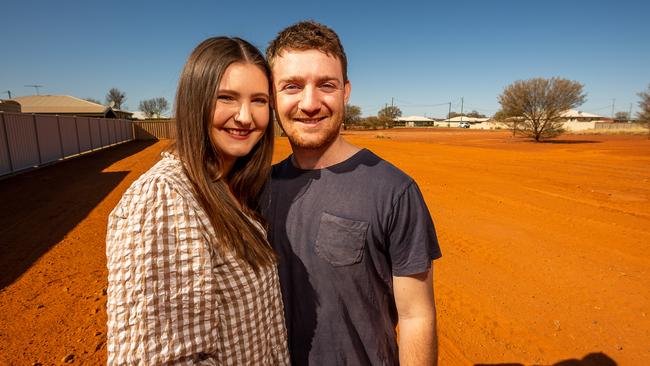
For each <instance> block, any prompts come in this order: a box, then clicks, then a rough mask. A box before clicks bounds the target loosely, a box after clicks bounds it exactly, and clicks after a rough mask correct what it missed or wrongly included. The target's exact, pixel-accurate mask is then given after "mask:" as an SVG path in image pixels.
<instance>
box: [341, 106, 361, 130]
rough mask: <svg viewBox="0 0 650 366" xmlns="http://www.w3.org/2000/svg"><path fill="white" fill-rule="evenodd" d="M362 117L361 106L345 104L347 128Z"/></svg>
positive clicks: (344, 123)
mask: <svg viewBox="0 0 650 366" xmlns="http://www.w3.org/2000/svg"><path fill="white" fill-rule="evenodd" d="M360 119H361V107H359V106H356V105H352V104H346V105H345V117H344V118H343V126H344V128H347V126H349V125H354V124H357V123H358V122H359V120H360Z"/></svg>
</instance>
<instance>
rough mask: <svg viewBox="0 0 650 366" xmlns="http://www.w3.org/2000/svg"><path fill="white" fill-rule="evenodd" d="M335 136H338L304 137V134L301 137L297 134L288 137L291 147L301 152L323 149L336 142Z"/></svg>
mask: <svg viewBox="0 0 650 366" xmlns="http://www.w3.org/2000/svg"><path fill="white" fill-rule="evenodd" d="M337 136H338V134H334V135H328V136H305V135H304V134H303V135H300V134H299V135H298V136H295V135H294V136H291V135H288V137H289V142H290V143H291V146H292V147H293V148H294V149H296V148H299V149H303V150H319V149H323V148H325V147H327V146H329V145H331V144H332V142H333V141H334V140H336V137H337ZM305 137H307V138H305Z"/></svg>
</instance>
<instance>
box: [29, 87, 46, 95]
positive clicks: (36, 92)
mask: <svg viewBox="0 0 650 366" xmlns="http://www.w3.org/2000/svg"><path fill="white" fill-rule="evenodd" d="M25 87H27V88H34V89H36V95H40V94H39V93H38V88H42V87H43V85H25Z"/></svg>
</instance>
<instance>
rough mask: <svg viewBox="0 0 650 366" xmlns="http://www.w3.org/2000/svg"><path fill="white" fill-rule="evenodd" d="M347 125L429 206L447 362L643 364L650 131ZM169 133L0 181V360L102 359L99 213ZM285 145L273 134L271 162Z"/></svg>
mask: <svg viewBox="0 0 650 366" xmlns="http://www.w3.org/2000/svg"><path fill="white" fill-rule="evenodd" d="M345 137H346V138H347V139H348V140H350V141H351V142H352V143H354V144H356V145H358V146H361V147H367V148H369V149H371V150H373V151H374V152H376V153H377V154H378V155H380V156H382V157H383V158H385V159H386V160H388V161H390V162H392V163H393V164H394V165H396V166H398V167H399V168H401V169H402V170H404V171H406V172H407V173H408V174H410V175H411V176H412V177H413V178H415V180H416V181H417V182H418V184H419V186H420V189H421V190H422V192H423V195H424V197H425V199H426V201H427V204H428V205H429V209H430V211H431V214H432V216H433V218H434V221H435V223H436V229H437V232H438V237H439V240H440V244H441V247H442V251H443V257H442V258H441V259H440V260H438V261H436V262H435V266H434V267H435V292H436V300H437V310H438V327H439V332H438V333H439V336H440V353H441V365H466V364H475V363H480V364H497V363H515V364H517V363H520V364H553V363H557V362H560V361H563V360H568V359H578V360H579V359H584V358H585V357H587V358H590V359H591V360H597V361H598V362H600V363H596V364H603V365H605V364H608V363H605V362H607V361H609V360H611V361H613V362H615V363H616V364H620V365H645V364H650V346H649V344H650V343H649V341H648V340H650V291H648V289H650V273H649V272H650V254H648V249H649V248H648V243H650V140H648V139H647V137H646V136H633V135H630V136H627V135H620V136H618V135H614V136H606V135H579V136H578V135H565V136H561V137H559V138H558V139H555V140H552V141H549V142H546V143H533V142H530V141H528V140H524V139H521V138H513V137H511V135H510V133H509V132H507V131H472V130H469V131H467V130H463V131H461V130H458V129H444V130H442V129H441V130H437V129H436V130H432V129H421V130H415V129H394V130H383V131H363V132H362V131H354V132H347V131H346V132H345ZM167 144H168V142H158V143H156V144H153V145H146V144H144V145H143V144H138V143H130V144H125V145H124V146H118V147H116V148H115V149H113V150H112V151H104V152H99V153H96V154H93V155H89V156H86V157H83V158H78V159H73V160H71V161H68V162H64V163H61V164H59V165H56V166H52V167H47V168H44V169H40V170H37V171H34V172H30V173H26V174H23V175H19V176H16V177H12V178H9V179H4V180H2V181H0V202H2V203H3V204H2V209H3V210H4V211H3V212H2V216H0V243H2V248H0V250H1V252H0V254H2V256H1V259H2V263H1V264H2V266H1V268H0V271H1V272H0V274H2V289H1V290H0V364H33V363H35V362H41V363H43V364H50V363H58V362H60V361H61V360H62V359H63V358H65V357H66V356H68V355H70V354H72V355H74V357H75V363H76V362H78V361H83V362H85V363H87V364H101V363H104V362H105V357H106V351H105V345H104V344H105V333H106V330H105V321H106V314H105V300H106V297H105V294H104V292H103V290H104V288H105V286H106V269H105V256H104V235H105V232H106V227H105V225H106V216H107V215H108V213H109V212H110V210H111V209H112V208H113V207H114V206H115V204H116V203H117V201H118V200H119V198H120V196H121V194H122V193H123V192H124V190H126V188H127V187H128V186H129V185H130V184H131V182H133V181H134V180H135V179H136V178H137V177H138V176H139V175H140V174H142V173H143V172H144V171H146V170H147V169H148V168H149V167H150V166H151V165H152V164H153V163H155V161H156V160H157V159H158V156H159V153H160V151H161V150H162V149H163V148H164V147H165V146H167ZM289 153H290V147H289V144H288V141H287V140H286V138H278V139H277V140H276V154H275V161H279V160H280V159H282V158H284V157H286V156H287V155H288V154H289ZM35 192H36V193H35ZM38 192H40V193H38ZM609 364H612V363H611V362H610V363H609Z"/></svg>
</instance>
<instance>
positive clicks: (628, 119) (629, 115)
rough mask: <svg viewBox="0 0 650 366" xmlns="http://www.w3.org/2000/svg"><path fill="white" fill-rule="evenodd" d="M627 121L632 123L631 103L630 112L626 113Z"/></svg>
mask: <svg viewBox="0 0 650 366" xmlns="http://www.w3.org/2000/svg"><path fill="white" fill-rule="evenodd" d="M627 121H628V122H632V103H630V111H629V112H627Z"/></svg>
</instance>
